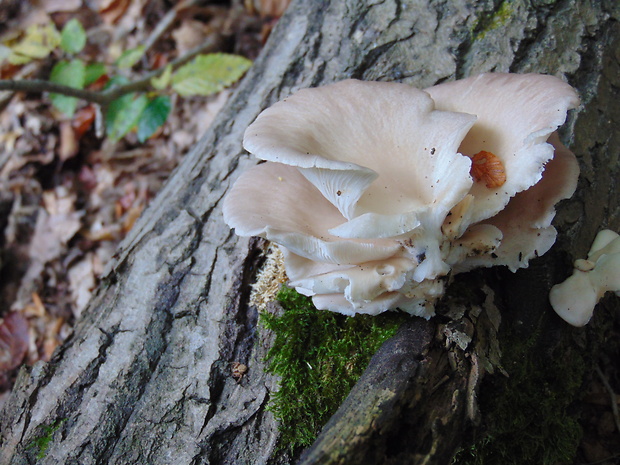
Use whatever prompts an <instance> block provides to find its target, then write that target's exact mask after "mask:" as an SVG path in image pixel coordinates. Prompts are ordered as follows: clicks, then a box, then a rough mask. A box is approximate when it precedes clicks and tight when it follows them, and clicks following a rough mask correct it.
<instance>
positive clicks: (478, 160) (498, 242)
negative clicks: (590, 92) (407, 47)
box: [223, 74, 579, 318]
mask: <svg viewBox="0 0 620 465" xmlns="http://www.w3.org/2000/svg"><path fill="white" fill-rule="evenodd" d="M578 103H579V99H578V97H577V94H576V92H575V91H574V89H573V88H572V87H570V86H569V85H568V84H566V83H564V82H563V81H562V80H560V79H558V78H555V77H552V76H544V75H537V74H525V75H518V74H482V75H479V76H475V77H472V78H468V79H464V80H461V81H455V82H451V83H445V84H440V85H438V86H434V87H431V88H429V89H426V90H419V89H416V88H414V87H411V86H409V85H406V84H397V83H387V82H362V81H356V80H347V81H342V82H338V83H336V84H331V85H327V86H324V87H320V88H314V89H304V90H300V91H298V92H297V93H295V94H294V95H292V96H291V97H288V98H287V99H285V100H283V101H280V102H278V103H276V104H274V105H272V106H271V107H270V108H268V109H266V110H264V111H263V112H262V113H261V114H260V115H259V116H258V117H257V118H256V120H255V121H254V123H252V124H251V125H250V126H249V127H248V129H247V131H246V133H245V137H244V147H245V148H246V149H247V150H248V151H249V152H250V153H252V154H253V155H255V156H256V157H257V158H259V159H261V160H265V161H266V163H262V164H259V165H256V166H254V167H253V168H251V169H250V170H248V171H246V172H245V173H243V174H241V176H240V177H239V178H238V180H237V181H236V183H235V184H234V186H233V187H232V188H231V190H230V192H229V193H228V195H227V196H226V198H225V200H224V208H223V212H224V219H225V221H226V222H227V224H228V225H229V226H231V227H234V228H235V231H236V233H237V234H239V235H242V236H261V237H264V238H266V239H268V240H270V241H272V242H275V243H277V244H279V245H280V247H281V249H282V252H283V254H284V262H285V266H286V271H287V275H288V278H289V279H290V283H289V285H291V286H293V287H295V288H296V289H297V291H298V292H300V293H302V294H305V295H308V296H312V298H313V301H314V304H315V305H316V306H317V308H320V309H327V310H332V311H337V312H340V313H344V314H347V315H353V314H355V313H368V314H377V313H380V312H383V311H386V310H389V309H396V308H399V309H402V310H404V311H407V312H409V313H411V314H414V315H420V316H423V317H426V318H428V317H430V316H432V315H433V314H434V305H433V304H434V302H435V301H436V300H437V299H438V298H439V297H441V296H442V295H443V292H444V286H445V283H446V281H447V280H448V278H449V276H450V275H451V274H454V273H458V272H463V271H467V270H470V269H472V268H476V267H480V266H494V265H507V266H509V267H510V269H512V270H513V271H514V270H516V269H518V268H523V267H526V266H527V265H528V261H529V260H530V259H531V258H532V257H535V256H538V255H542V254H543V253H545V252H546V251H547V250H548V249H549V248H550V247H551V245H552V244H553V242H554V241H555V237H556V231H555V229H554V228H553V226H552V225H551V221H552V219H553V217H554V215H555V210H554V206H555V204H556V203H557V202H558V201H559V200H561V199H563V198H568V197H570V196H571V195H572V193H573V192H574V190H575V187H576V182H577V175H578V172H579V170H578V166H577V162H576V160H575V157H574V155H573V154H572V153H571V152H570V151H568V149H566V148H565V147H564V146H562V145H561V143H560V142H559V139H558V138H557V136H555V135H554V134H553V133H554V131H555V130H556V129H557V128H558V127H559V126H560V125H561V124H563V123H564V121H565V119H566V113H567V111H568V110H569V109H571V108H575V107H576V106H577V105H578Z"/></svg>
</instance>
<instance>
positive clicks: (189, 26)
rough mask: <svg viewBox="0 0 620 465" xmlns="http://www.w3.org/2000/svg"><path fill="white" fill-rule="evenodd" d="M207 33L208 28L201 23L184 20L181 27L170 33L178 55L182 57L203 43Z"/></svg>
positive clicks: (193, 20) (208, 31)
mask: <svg viewBox="0 0 620 465" xmlns="http://www.w3.org/2000/svg"><path fill="white" fill-rule="evenodd" d="M209 33H210V28H209V26H208V25H206V24H205V23H203V22H202V21H197V20H195V19H184V20H183V21H182V22H181V25H180V26H179V27H178V28H176V29H175V30H174V31H172V38H173V39H174V41H175V42H176V47H175V48H176V50H177V52H178V54H179V55H183V54H184V53H185V52H187V51H188V50H191V49H192V48H194V47H197V46H198V45H200V44H201V43H203V42H204V40H205V38H206V37H207V36H208V35H209Z"/></svg>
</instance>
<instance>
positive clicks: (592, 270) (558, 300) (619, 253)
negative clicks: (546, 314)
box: [549, 229, 620, 326]
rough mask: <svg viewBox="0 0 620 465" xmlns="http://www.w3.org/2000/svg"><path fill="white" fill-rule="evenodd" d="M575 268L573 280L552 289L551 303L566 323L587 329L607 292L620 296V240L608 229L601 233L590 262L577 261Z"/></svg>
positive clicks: (589, 259)
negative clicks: (597, 306)
mask: <svg viewBox="0 0 620 465" xmlns="http://www.w3.org/2000/svg"><path fill="white" fill-rule="evenodd" d="M574 266H575V269H574V271H573V275H572V276H571V277H569V278H568V279H567V280H566V281H564V282H563V283H560V284H556V285H555V286H553V287H552V288H551V291H550V292H549V300H550V302H551V306H552V307H553V309H554V310H555V311H556V313H557V314H558V315H559V316H560V317H561V318H562V319H563V320H564V321H566V322H567V323H569V324H571V325H573V326H584V325H586V324H587V323H588V321H590V319H591V318H592V315H593V313H594V307H595V306H596V304H597V303H598V301H599V300H600V299H601V297H603V295H604V294H605V293H606V292H607V291H612V292H615V293H616V295H618V296H620V236H619V235H618V234H617V233H616V232H614V231H611V230H609V229H604V230H602V231H600V232H599V233H598V234H597V235H596V238H595V239H594V242H593V243H592V247H591V248H590V251H589V252H588V258H587V259H578V260H575V263H574Z"/></svg>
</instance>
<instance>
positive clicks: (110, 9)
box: [99, 0, 131, 24]
mask: <svg viewBox="0 0 620 465" xmlns="http://www.w3.org/2000/svg"><path fill="white" fill-rule="evenodd" d="M130 3H131V0H106V1H103V2H102V4H101V5H100V8H99V14H101V17H102V18H103V20H104V21H105V22H106V23H107V24H114V23H115V22H117V21H118V20H119V19H120V18H121V16H123V14H124V13H125V11H127V8H129V4H130Z"/></svg>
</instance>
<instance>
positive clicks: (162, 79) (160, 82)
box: [151, 64, 172, 90]
mask: <svg viewBox="0 0 620 465" xmlns="http://www.w3.org/2000/svg"><path fill="white" fill-rule="evenodd" d="M171 76H172V65H171V64H168V66H166V68H165V69H164V72H163V73H161V75H160V76H159V77H154V78H153V79H151V85H152V86H153V87H154V88H155V89H157V90H162V89H165V88H166V86H167V85H168V84H170V77H171Z"/></svg>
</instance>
